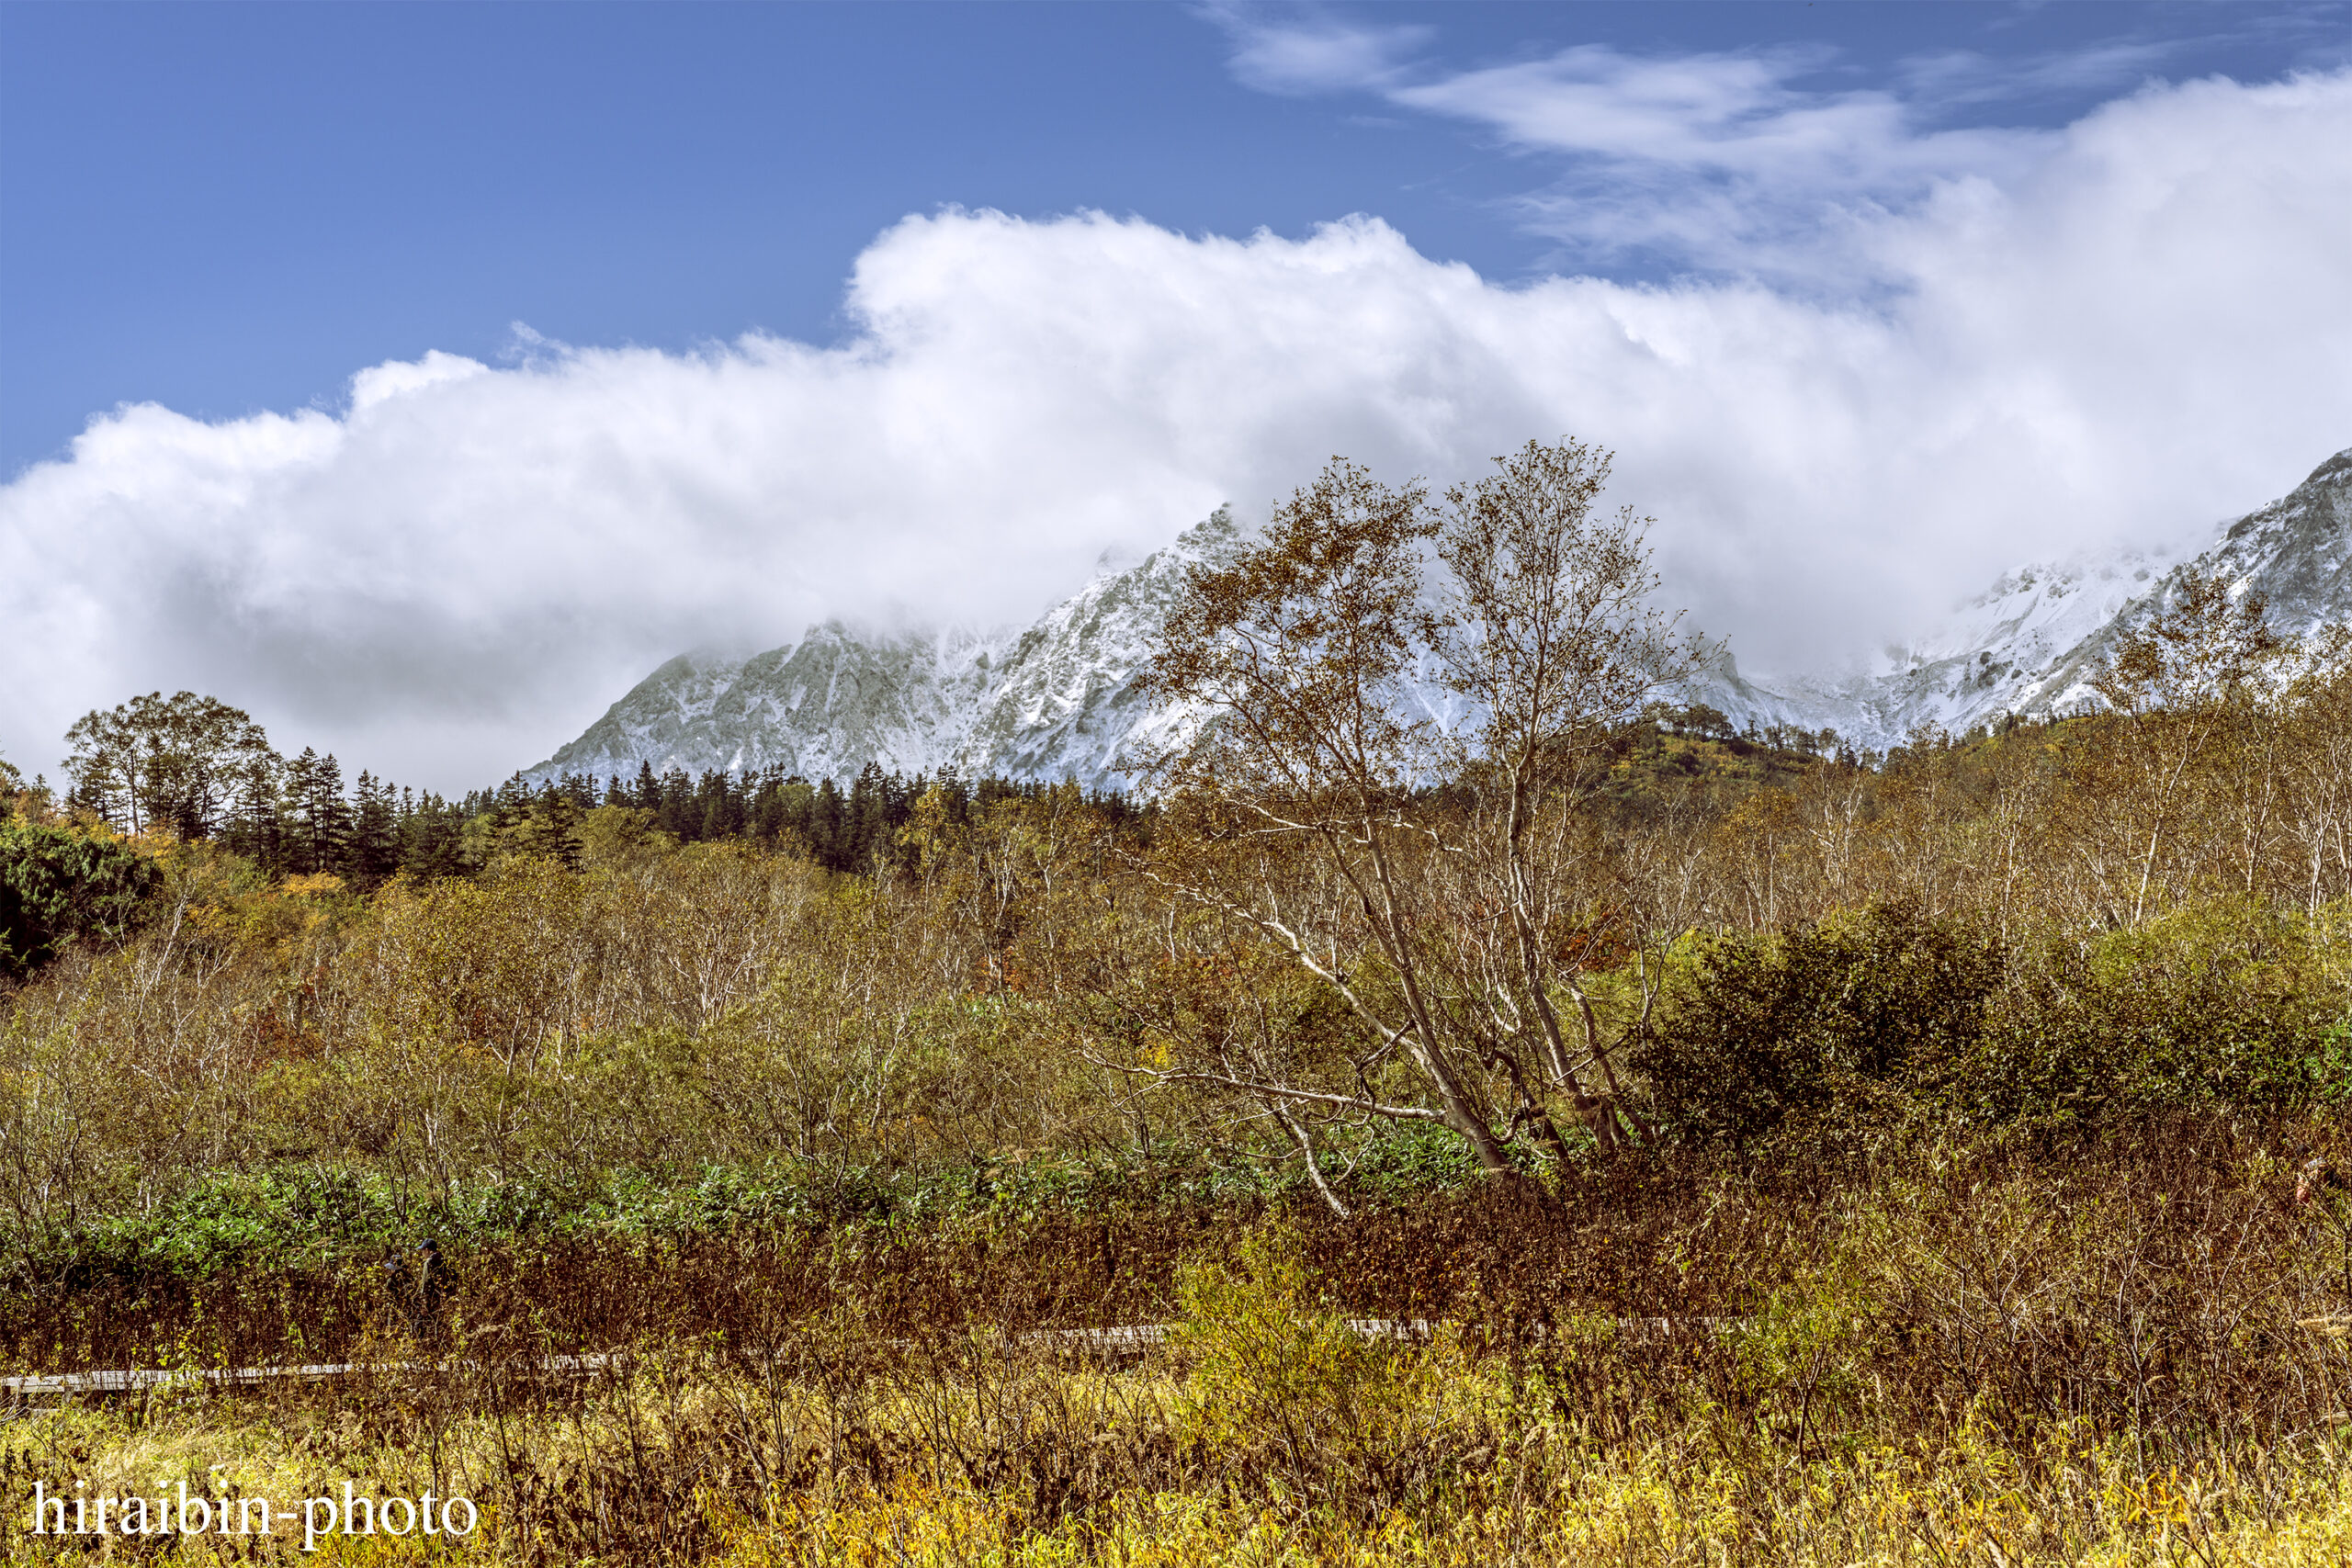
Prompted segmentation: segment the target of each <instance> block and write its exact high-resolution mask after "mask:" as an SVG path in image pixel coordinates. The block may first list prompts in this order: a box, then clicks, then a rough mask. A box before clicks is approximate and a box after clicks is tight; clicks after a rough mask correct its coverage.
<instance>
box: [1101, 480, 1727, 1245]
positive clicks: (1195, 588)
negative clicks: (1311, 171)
mask: <svg viewBox="0 0 2352 1568" xmlns="http://www.w3.org/2000/svg"><path fill="white" fill-rule="evenodd" d="M1608 468H1609V461H1608V457H1607V455H1606V454H1605V453H1600V452H1597V451H1595V450H1593V449H1591V448H1589V447H1586V446H1580V445H1577V444H1575V443H1563V444H1561V445H1559V446H1543V445H1541V444H1531V445H1530V446H1528V447H1527V448H1526V449H1525V450H1523V451H1522V452H1521V453H1519V454H1517V455H1516V456H1514V457H1509V458H1503V459H1498V473H1496V474H1495V475H1492V476H1490V477H1489V478H1488V479H1486V480H1485V481H1483V482H1481V483H1479V484H1477V485H1475V486H1470V487H1467V488H1464V487H1456V488H1455V489H1453V490H1452V491H1448V493H1447V498H1446V499H1447V502H1448V505H1447V507H1446V508H1444V509H1443V510H1440V509H1437V508H1434V507H1432V506H1431V505H1430V503H1429V502H1428V499H1427V495H1426V492H1425V491H1424V490H1423V489H1422V487H1421V486H1420V485H1419V483H1418V482H1416V483H1414V484H1410V485H1408V486H1406V487H1405V488H1403V489H1401V490H1391V489H1389V488H1388V487H1386V486H1385V485H1383V484H1381V483H1379V482H1378V481H1376V480H1374V479H1373V478H1372V477H1371V476H1370V475H1369V474H1368V473H1366V472H1365V471H1364V470H1363V468H1359V467H1357V466H1356V465H1354V464H1351V463H1349V462H1347V461H1345V460H1343V459H1337V458H1335V459H1334V460H1333V461H1332V463H1331V465H1330V466H1329V468H1326V469H1325V470H1324V472H1323V473H1322V475H1321V476H1319V477H1318V478H1317V480H1316V481H1315V483H1314V484H1312V485H1311V486H1309V487H1307V488H1306V489H1305V490H1302V491H1299V492H1298V493H1297V494H1296V495H1295V497H1294V498H1293V499H1292V500H1291V501H1290V502H1288V503H1287V504H1285V505H1283V507H1282V508H1280V509H1279V510H1278V511H1277V512H1276V513H1275V515H1274V518H1273V522H1272V525H1271V527H1270V528H1269V529H1268V531H1267V533H1266V535H1265V536H1264V537H1263V538H1262V539H1261V541H1260V542H1259V543H1257V544H1256V545H1255V546H1253V547H1250V548H1249V549H1247V550H1245V551H1244V552H1243V553H1242V554H1241V555H1240V556H1239V557H1238V558H1236V559H1234V560H1233V561H1232V562H1231V563H1230V564H1229V565H1227V566H1225V567H1223V568H1221V569H1215V570H1206V569H1204V570H1201V571H1200V572H1198V573H1197V574H1196V575H1195V576H1194V578H1193V581H1191V583H1190V584H1189V585H1188V588H1187V591H1186V592H1185V595H1184V597H1183V599H1182V603H1181V604H1179V606H1178V607H1177V610H1176V613H1175V614H1174V615H1171V616H1170V618H1169V621H1168V626H1167V629H1166V631H1165V633H1164V634H1163V637H1162V640H1161V643H1160V646H1159V649H1158V651H1157V656H1156V658H1155V660H1154V663H1153V665H1152V668H1151V671H1150V675H1149V685H1150V690H1151V694H1152V695H1154V696H1155V697H1157V698H1158V699H1159V700H1160V701H1162V702H1165V703H1170V704H1172V705H1177V706H1179V707H1180V708H1182V709H1185V710H1188V711H1189V712H1191V713H1192V714H1193V715H1194V716H1196V718H1197V720H1198V724H1197V727H1196V728H1195V729H1194V730H1193V734H1192V735H1191V737H1190V739H1189V740H1188V741H1186V742H1185V743H1183V744H1181V745H1171V746H1169V747H1167V748H1165V749H1163V750H1160V751H1159V752H1157V753H1156V754H1154V755H1152V756H1150V757H1148V758H1146V759H1142V760H1141V761H1143V763H1144V765H1145V767H1146V768H1147V769H1148V773H1149V774H1150V775H1151V776H1152V777H1153V779H1154V782H1155V783H1157V784H1159V787H1160V788H1161V789H1162V790H1163V791H1165V792H1166V793H1167V794H1168V795H1169V796H1170V799H1171V801H1172V802H1173V803H1174V804H1173V806H1172V807H1171V809H1172V810H1173V811H1174V812H1175V813H1176V814H1177V815H1178V816H1179V817H1181V818H1182V822H1183V824H1184V826H1185V829H1190V830H1178V831H1171V832H1170V833H1168V834H1166V835H1165V836H1164V838H1163V840H1162V843H1161V845H1160V846H1159V849H1158V850H1157V851H1156V852H1155V854H1154V856H1153V857H1152V859H1151V860H1150V861H1149V863H1148V865H1147V874H1148V876H1150V877H1151V878H1152V879H1153V880H1155V881H1156V882H1158V883H1159V884H1160V885H1161V886H1163V887H1165V888H1167V889H1169V890H1170V891H1171V892H1173V893H1174V894H1175V895H1177V896H1178V897H1180V898H1182V899H1183V900H1186V901H1188V902H1190V903H1191V904H1193V905H1194V906H1196V907H1197V908H1201V909H1203V910H1205V911H1215V912H1216V913H1217V914H1218V915H1220V916H1222V917H1223V918H1225V919H1229V920H1232V921H1237V922H1238V923H1240V924H1241V925H1242V926H1243V927H1245V928H1246V929H1247V930H1249V931H1251V932H1252V933H1254V935H1255V937H1256V938H1257V940H1259V941H1260V942H1263V943H1265V944H1268V945H1269V946H1271V948H1272V950H1274V951H1275V952H1277V953H1280V954H1282V955H1283V957H1285V958H1286V959H1288V960H1289V961H1291V962H1293V963H1295V964H1297V965H1298V966H1300V967H1301V968H1303V969H1304V970H1306V972H1308V973H1310V974H1312V975H1313V976H1316V977H1317V979H1319V980H1320V981H1321V982H1322V983H1323V984H1325V985H1326V986H1328V987H1330V989H1331V990H1332V991H1333V992H1334V993H1335V994H1336V995H1337V996H1339V997H1340V998H1342V1000H1343V1002H1344V1004H1345V1006H1346V1007H1347V1009H1348V1010H1349V1011H1350V1013H1351V1015H1352V1016H1353V1017H1354V1018H1355V1019H1356V1021H1357V1022H1358V1024H1359V1025H1360V1027H1361V1028H1362V1029H1363V1031H1364V1032H1365V1033H1366V1035H1367V1039H1368V1042H1369V1049H1367V1050H1366V1051H1364V1052H1363V1053H1360V1054H1356V1055H1354V1057H1353V1060H1352V1070H1353V1075H1354V1085H1355V1087H1354V1088H1352V1089H1341V1088H1334V1087H1331V1086H1327V1085H1315V1086H1309V1085H1307V1084H1304V1083H1299V1082H1291V1081H1282V1080H1281V1079H1280V1078H1279V1077H1278V1076H1270V1075H1262V1074H1254V1073H1251V1072H1250V1071H1247V1070H1245V1069H1244V1066H1243V1063H1242V1059H1241V1058H1239V1057H1238V1056H1237V1055H1236V1054H1235V1053H1234V1052H1233V1051H1231V1050H1230V1049H1216V1050H1206V1049H1204V1052H1203V1053H1202V1055H1201V1059H1199V1060H1196V1061H1193V1062H1191V1063H1182V1062H1178V1063H1172V1064H1170V1065H1168V1066H1156V1065H1151V1064H1136V1065H1133V1066H1132V1070H1134V1071H1136V1072H1139V1073H1145V1074H1148V1075H1150V1076H1154V1077H1160V1078H1163V1079H1166V1080H1170V1081H1182V1082H1193V1083H1206V1084H1212V1085H1215V1086H1217V1087H1219V1088H1221V1089H1226V1090H1227V1091H1231V1092H1235V1093H1238V1094H1240V1095H1243V1096H1245V1097H1247V1098H1249V1099H1251V1100H1256V1101H1257V1102H1258V1103H1260V1104H1262V1105H1264V1106H1266V1107H1267V1108H1268V1109H1269V1110H1270V1111H1271V1110H1272V1108H1274V1107H1276V1106H1280V1107H1282V1108H1283V1111H1284V1114H1283V1116H1282V1117H1281V1118H1280V1120H1282V1121H1283V1123H1284V1126H1285V1131H1286V1132H1288V1133H1290V1134H1292V1135H1293V1137H1294V1139H1295V1141H1296V1142H1297V1143H1298V1144H1299V1145H1301V1147H1302V1148H1303V1149H1306V1150H1309V1157H1310V1160H1311V1158H1312V1156H1311V1139H1310V1136H1309V1126H1308V1125H1307V1123H1309V1122H1311V1120H1312V1119H1313V1118H1316V1117H1323V1118H1332V1117H1341V1116H1385V1117H1390V1118H1397V1119H1407V1118H1417V1119H1428V1120H1434V1121H1438V1122H1442V1123H1443V1124H1444V1125H1445V1126H1447V1127H1449V1128H1451V1129H1452V1130H1453V1132H1454V1133H1456V1134H1459V1135H1460V1136H1461V1137H1462V1138H1463V1139H1464V1141H1465V1142H1466V1144H1467V1145H1469V1147H1470V1149H1471V1151H1472V1152H1473V1154H1474V1155H1475V1156H1476V1159H1477V1161H1478V1163H1479V1165H1480V1167H1481V1168H1483V1169H1485V1170H1487V1171H1489V1172H1496V1173H1501V1172H1506V1171H1509V1170H1510V1169H1511V1168H1512V1167H1511V1162H1510V1155H1509V1152H1508V1145H1510V1143H1511V1142H1513V1141H1515V1140H1516V1139H1518V1138H1520V1137H1521V1136H1523V1135H1533V1136H1535V1137H1537V1138H1538V1139H1540V1140H1542V1141H1543V1142H1544V1143H1546V1144H1548V1145H1551V1146H1552V1147H1553V1148H1554V1149H1555V1151H1557V1150H1560V1149H1561V1148H1562V1147H1563V1145H1562V1144H1561V1140H1560V1134H1559V1132H1558V1129H1557V1126H1556V1123H1555V1121H1554V1119H1553V1116H1552V1112H1551V1109H1550V1103H1551V1100H1552V1099H1553V1097H1554V1096H1555V1095H1564V1096H1566V1099H1567V1100H1569V1101H1570V1102H1571V1104H1572V1106H1573V1109H1574V1112H1575V1114H1576V1115H1577V1118H1578V1120H1580V1121H1582V1122H1585V1123H1586V1124H1587V1125H1589V1126H1591V1127H1592V1128H1593V1129H1594V1131H1595V1133H1596V1134H1597V1135H1598V1136H1600V1138H1601V1139H1602V1140H1603V1141H1604V1142H1607V1143H1613V1142H1615V1141H1617V1139H1618V1137H1619V1136H1620V1126H1619V1114H1620V1113H1619V1111H1618V1109H1617V1107H1618V1104H1619V1092H1618V1089H1619V1086H1618V1085H1617V1082H1616V1078H1615V1069H1614V1067H1613V1066H1612V1065H1611V1062H1610V1059H1609V1057H1610V1050H1611V1042H1610V1041H1608V1040H1606V1039H1604V1037H1603V1031H1602V1029H1601V1027H1600V1022H1599V1020H1598V1019H1597V1017H1596V1015H1595V1012H1594V1010H1593V1008H1592V1006H1591V999H1590V998H1589V997H1588V996H1587V995H1586V994H1585V993H1584V991H1583V989H1582V987H1581V986H1580V984H1579V982H1578V979H1577V966H1576V964H1575V962H1574V959H1573V956H1572V954H1573V953H1574V952H1576V951H1577V943H1576V942H1573V941H1571V940H1570V939H1571V938H1572V937H1573V936H1574V935H1575V934H1576V933H1575V931H1572V929H1571V928H1573V927H1576V926H1577V924H1578V922H1579V920H1580V919H1582V916H1581V914H1580V912H1579V899H1580V897H1583V896H1585V895H1589V892H1590V891H1591V889H1592V887H1593V886H1594V885H1595V876H1594V873H1595V867H1594V864H1593V860H1594V850H1593V836H1592V835H1591V834H1590V832H1589V824H1588V823H1587V821H1586V819H1585V815H1584V813H1583V810H1582V807H1584V806H1585V805H1586V804H1587V802H1588V798H1589V795H1591V793H1592V792H1593V791H1594V789H1596V788H1597V787H1598V785H1599V784H1600V780H1601V778H1602V777H1603V775H1604V773H1605V772H1606V769H1607V767H1608V765H1609V748H1610V745H1611V740H1610V736H1611V728H1612V726H1615V725H1617V724H1620V723H1622V721H1623V720H1624V719H1626V718H1629V717H1630V716H1632V715H1633V714H1634V713H1635V712H1636V711H1637V710H1638V709H1639V708H1640V706H1641V705H1642V703H1643V702H1644V701H1645V699H1646V698H1648V697H1650V696H1653V695H1655V694H1657V692H1658V691H1659V690H1660V689H1661V688H1664V687H1667V686H1670V685H1673V684H1675V683H1678V682H1680V681H1682V680H1684V679H1686V678H1687V677H1688V676H1689V675H1691V673H1693V672H1695V671H1696V670H1697V668H1698V667H1699V664H1700V662H1701V660H1702V658H1703V656H1704V655H1705V653H1706V652H1707V649H1705V648H1704V647H1703V646H1702V644H1700V643H1699V642H1698V641H1697V640H1696V639H1694V638H1690V637H1678V636H1677V635H1676V633H1675V631H1674V622H1673V619H1672V618H1671V617H1669V616H1666V615H1660V614H1658V613H1657V612H1655V611H1654V610H1652V609H1651V608H1650V607H1649V603H1648V601H1649V598H1650V595H1651V593H1652V592H1654V590H1655V588H1656V586H1657V580H1656V578H1655V576H1654V575H1653V574H1652V573H1651V572H1650V570H1649V566H1648V554H1647V550H1646V547H1645V543H1644V535H1645V527H1646V523H1645V520H1642V519H1638V518H1636V517H1634V515H1633V514H1632V513H1630V512H1621V513H1617V514H1615V515H1614V516H1612V517H1605V518H1596V517H1595V516H1594V514H1593V510H1592V508H1593V502H1594V501H1595V499H1596V497H1597V496H1598V494H1599V493H1600V489H1601V487H1602V485H1603V484H1604V483H1605V481H1606V479H1607V476H1608ZM1432 673H1433V674H1434V676H1435V679H1434V680H1430V679H1429V678H1428V677H1429V676H1430V675H1431V674H1432ZM1431 686H1437V687H1440V688H1443V687H1451V688H1452V690H1453V693H1454V694H1458V695H1459V696H1460V697H1461V698H1463V699H1465V700H1466V704H1467V706H1468V709H1469V712H1470V713H1471V715H1472V717H1471V718H1470V719H1469V720H1468V721H1467V728H1464V729H1463V730H1462V732H1461V733H1458V734H1455V735H1451V736H1449V735H1447V734H1445V733H1443V732H1442V731H1441V729H1440V728H1439V727H1438V726H1437V725H1436V724H1435V723H1434V722H1433V719H1432V716H1431V715H1432V706H1433V705H1432V704H1431V703H1430V700H1429V696H1430V687H1431ZM1440 784H1445V785H1447V786H1448V787H1447V788H1446V789H1445V790H1443V791H1441V790H1439V788H1438V787H1437V786H1439V785H1440ZM1586 901H1587V902H1589V899H1587V900H1586ZM1586 934H1587V935H1589V934H1590V933H1589V931H1588V932H1587V933H1586ZM1586 947H1587V948H1588V949H1589V943H1588V944H1586ZM1563 1006H1566V1007H1568V1008H1570V1009H1572V1010H1574V1011H1575V1012H1576V1014H1577V1024H1576V1025H1575V1026H1574V1028H1575V1033H1576V1035H1577V1039H1576V1040H1575V1041H1574V1043H1571V1040H1570V1030H1569V1028H1568V1027H1566V1026H1564V1025H1563V1024H1562V1022H1561V1013H1560V1010H1561V1008H1562V1007H1563ZM1270 1059H1271V1058H1269V1057H1268V1056H1267V1055H1264V1054H1262V1053H1261V1054H1259V1055H1255V1056H1254V1057H1251V1058H1250V1060H1251V1061H1254V1062H1257V1063H1264V1062H1266V1061H1268V1060H1270ZM1395 1064H1401V1065H1403V1066H1405V1067H1406V1068H1408V1069H1409V1075H1408V1076H1409V1078H1410V1080H1411V1084H1412V1086H1413V1089H1412V1092H1409V1093H1408V1092H1400V1091H1399V1090H1397V1089H1396V1088H1394V1087H1392V1088H1391V1089H1388V1090H1387V1091H1386V1092H1382V1091H1380V1090H1379V1089H1377V1088H1376V1086H1377V1085H1378V1084H1380V1083H1381V1082H1383V1081H1384V1080H1383V1079H1382V1077H1381V1074H1382V1072H1383V1070H1384V1069H1385V1068H1386V1067H1387V1066H1391V1065H1395ZM1385 1081H1388V1082H1389V1083H1390V1084H1391V1085H1392V1086H1393V1085H1394V1082H1395V1080H1394V1078H1393V1076H1392V1077H1390V1078H1389V1079H1387V1080H1385ZM1416 1094H1417V1095H1418V1096H1419V1098H1415V1095H1416ZM1423 1100H1427V1101H1430V1102H1433V1103H1423V1102H1422V1101H1423ZM1506 1107H1507V1108H1508V1109H1507V1112H1506V1109H1505V1108H1506ZM1498 1121H1499V1122H1500V1125H1498ZM1326 1197H1327V1201H1332V1200H1331V1199H1330V1196H1329V1194H1328V1193H1327V1194H1326ZM1334 1206H1337V1204H1336V1201H1335V1202H1334Z"/></svg>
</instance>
